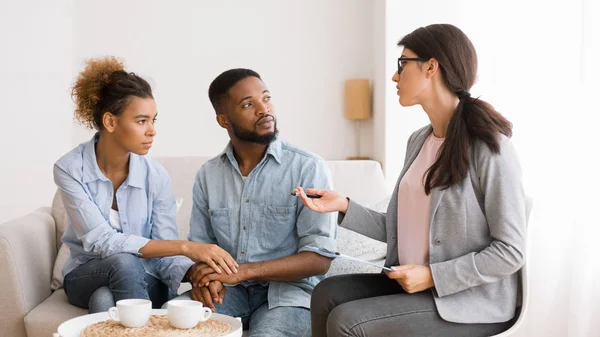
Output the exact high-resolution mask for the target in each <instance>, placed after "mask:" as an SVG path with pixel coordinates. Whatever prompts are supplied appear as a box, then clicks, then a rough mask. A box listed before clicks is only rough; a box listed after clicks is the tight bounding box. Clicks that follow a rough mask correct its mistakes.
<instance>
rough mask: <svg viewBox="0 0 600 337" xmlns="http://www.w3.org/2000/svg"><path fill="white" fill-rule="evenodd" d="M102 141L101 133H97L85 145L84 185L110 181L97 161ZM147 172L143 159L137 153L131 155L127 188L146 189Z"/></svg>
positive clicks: (126, 181) (125, 182) (125, 183)
mask: <svg viewBox="0 0 600 337" xmlns="http://www.w3.org/2000/svg"><path fill="white" fill-rule="evenodd" d="M98 139H100V133H96V134H95V135H94V136H93V137H92V139H90V140H89V141H88V142H86V143H85V144H84V145H83V179H82V180H83V183H85V184H87V183H89V182H92V181H96V180H102V181H110V180H109V179H108V178H106V177H105V176H104V174H103V173H102V171H100V167H98V162H97V161H96V143H98ZM145 176H146V172H145V170H144V165H142V158H141V156H138V155H137V154H135V153H130V154H129V174H128V175H127V179H125V181H124V182H123V184H124V185H126V186H133V187H138V188H143V187H144V180H145Z"/></svg>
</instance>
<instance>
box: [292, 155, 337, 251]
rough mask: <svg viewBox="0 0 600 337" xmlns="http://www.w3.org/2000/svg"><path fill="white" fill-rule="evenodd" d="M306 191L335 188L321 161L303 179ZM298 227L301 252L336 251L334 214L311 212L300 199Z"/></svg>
mask: <svg viewBox="0 0 600 337" xmlns="http://www.w3.org/2000/svg"><path fill="white" fill-rule="evenodd" d="M301 184H302V187H303V188H304V189H306V188H317V189H323V190H329V189H332V188H333V183H332V181H331V173H330V172H329V169H328V168H327V166H326V164H325V162H324V161H322V160H319V161H317V162H316V163H315V165H314V166H313V167H312V168H311V169H310V170H308V171H307V172H306V174H305V175H304V177H302V179H301ZM297 214H298V216H297V219H296V227H297V230H298V239H299V244H298V247H299V250H298V251H299V252H301V251H305V250H306V249H305V248H304V247H305V246H315V247H318V248H326V249H329V250H331V251H335V250H336V241H335V238H336V235H337V225H336V223H335V214H334V213H317V212H313V211H312V210H310V209H309V208H308V207H306V206H304V204H303V203H302V202H301V201H300V199H298V209H297Z"/></svg>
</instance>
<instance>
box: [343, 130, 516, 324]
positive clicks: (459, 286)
mask: <svg viewBox="0 0 600 337" xmlns="http://www.w3.org/2000/svg"><path fill="white" fill-rule="evenodd" d="M432 130H433V129H432V127H431V126H430V125H428V126H426V127H423V128H421V129H419V130H418V131H416V132H415V133H413V134H412V136H411V137H410V139H409V140H408V147H407V151H406V159H405V161H404V168H403V169H402V173H400V177H399V178H398V182H397V183H396V188H395V190H394V193H393V194H392V198H391V200H390V204H389V206H388V209H387V213H379V212H375V211H373V210H370V209H367V208H365V207H363V206H361V205H359V204H357V203H355V202H353V201H352V200H350V206H349V208H348V211H347V213H346V214H345V215H341V214H340V217H339V223H340V226H342V227H345V228H348V229H351V230H353V231H356V232H358V233H361V234H363V235H366V236H368V237H371V238H373V239H376V240H379V241H383V242H387V259H386V265H387V266H397V265H398V240H397V237H396V236H397V233H398V229H397V220H398V210H397V205H398V184H399V183H400V180H401V179H402V177H403V176H404V174H405V173H406V170H407V169H408V168H409V167H410V165H411V164H412V162H413V161H414V160H415V158H416V157H417V155H418V154H419V151H420V150H421V147H422V146H423V143H424V142H425V139H426V138H427V136H428V135H429V134H430V133H431V132H432ZM525 226H526V200H525V193H524V191H523V185H522V181H521V168H520V165H519V161H518V158H517V154H516V153H515V150H514V148H513V146H512V143H511V142H510V140H509V139H508V138H507V137H504V136H502V137H501V148H500V153H499V154H493V153H492V152H491V151H490V149H489V148H488V147H487V145H485V144H484V143H482V142H476V143H475V144H473V146H471V158H470V170H469V173H468V174H467V176H466V177H465V178H464V179H463V180H462V181H461V182H460V183H458V184H455V185H453V186H451V187H449V188H448V189H445V190H442V189H439V188H434V189H433V191H432V197H431V215H430V227H429V261H430V268H431V273H432V275H433V281H434V284H435V286H434V288H432V290H431V291H432V292H433V297H434V299H435V304H436V306H437V310H438V312H439V314H440V316H441V317H442V318H443V319H445V320H446V321H450V322H457V323H494V322H505V321H508V320H510V319H511V318H513V316H514V314H515V308H516V307H517V305H519V303H518V299H517V298H518V297H520V296H518V294H519V292H520V289H519V282H518V273H517V272H518V270H519V269H520V268H521V266H522V265H523V262H524V256H525Z"/></svg>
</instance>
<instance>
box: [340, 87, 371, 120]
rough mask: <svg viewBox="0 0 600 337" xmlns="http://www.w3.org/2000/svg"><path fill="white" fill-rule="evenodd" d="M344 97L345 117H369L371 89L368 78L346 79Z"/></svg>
mask: <svg viewBox="0 0 600 337" xmlns="http://www.w3.org/2000/svg"><path fill="white" fill-rule="evenodd" d="M344 97H345V104H346V119H369V118H370V117H371V91H370V90H369V80H368V79H366V78H355V79H349V80H346V85H345V90H344Z"/></svg>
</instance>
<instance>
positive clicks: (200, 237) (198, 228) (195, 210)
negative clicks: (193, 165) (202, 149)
mask: <svg viewBox="0 0 600 337" xmlns="http://www.w3.org/2000/svg"><path fill="white" fill-rule="evenodd" d="M203 176H204V171H203V169H200V171H199V172H198V173H197V174H196V181H195V182H194V187H193V189H192V201H193V205H192V217H191V218H190V235H189V237H188V239H189V240H190V241H195V242H202V243H213V244H217V238H216V237H215V233H214V232H213V229H212V225H211V223H210V216H209V215H208V202H207V201H206V193H205V192H204V191H205V189H204V187H203V186H202V180H203Z"/></svg>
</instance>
